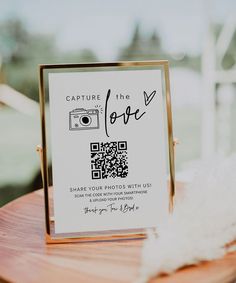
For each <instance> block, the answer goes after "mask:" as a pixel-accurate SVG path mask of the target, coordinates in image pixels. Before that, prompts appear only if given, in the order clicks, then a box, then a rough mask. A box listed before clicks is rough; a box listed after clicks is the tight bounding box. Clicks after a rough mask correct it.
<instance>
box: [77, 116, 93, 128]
mask: <svg viewBox="0 0 236 283" xmlns="http://www.w3.org/2000/svg"><path fill="white" fill-rule="evenodd" d="M91 122H92V119H91V117H90V116H81V117H80V123H81V125H84V126H89V125H90V124H91Z"/></svg>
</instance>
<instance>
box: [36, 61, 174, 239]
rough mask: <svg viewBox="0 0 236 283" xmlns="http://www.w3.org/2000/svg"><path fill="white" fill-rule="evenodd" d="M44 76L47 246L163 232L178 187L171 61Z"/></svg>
mask: <svg viewBox="0 0 236 283" xmlns="http://www.w3.org/2000/svg"><path fill="white" fill-rule="evenodd" d="M39 79H40V105H41V124H42V176H43V184H44V192H45V217H46V240H47V242H48V243H53V242H67V241H78V240H81V241H89V240H109V239H114V238H134V237H143V236H145V233H146V230H147V229H156V227H157V228H158V223H161V222H163V221H165V219H166V217H167V214H168V213H169V210H170V209H171V208H172V205H173V196H174V190H175V187H174V152H173V135H172V118H171V102H170V85H169V69H168V62H167V61H141V62H116V63H88V64H63V65H40V69H39ZM48 160H50V161H51V164H52V182H53V185H52V189H51V188H49V177H48V175H49V174H48V168H49V162H48ZM51 190H52V196H53V197H52V202H50V198H49V194H50V193H51V192H50V191H51Z"/></svg>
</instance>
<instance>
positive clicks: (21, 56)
mask: <svg viewBox="0 0 236 283" xmlns="http://www.w3.org/2000/svg"><path fill="white" fill-rule="evenodd" d="M55 42H56V41H55V36H54V35H48V34H31V33H29V32H28V30H27V29H26V27H25V25H24V24H23V22H22V21H21V20H19V19H10V20H7V21H6V22H3V23H2V24H0V55H1V56H2V58H3V59H2V61H3V72H4V76H5V78H6V83H8V84H9V85H11V86H12V87H14V88H15V89H17V90H18V91H20V92H22V93H24V94H26V95H27V96H29V97H30V98H32V99H35V100H38V68H37V67H38V64H50V63H79V62H91V61H97V57H96V55H95V54H94V53H93V52H92V51H91V50H89V49H83V50H81V51H80V50H78V51H70V52H66V53H62V52H60V51H59V50H58V49H57V46H56V43H55Z"/></svg>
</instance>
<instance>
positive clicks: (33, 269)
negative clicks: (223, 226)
mask: <svg viewBox="0 0 236 283" xmlns="http://www.w3.org/2000/svg"><path fill="white" fill-rule="evenodd" d="M142 244H143V240H129V241H119V242H101V243H73V244H53V245H46V244H45V242H44V210H43V192H42V190H40V191H36V192H33V193H30V194H28V195H25V196H23V197H21V198H19V199H17V200H15V201H12V202H11V203H9V204H7V205H6V206H4V207H3V208H1V209H0V282H23V283H28V282H30V283H36V282H40V283H48V282H50V283H51V282H56V283H60V282H68V283H73V282H76V283H78V282H82V283H97V282H99V283H100V282H101V283H108V282H109V283H118V282H120V283H124V282H134V280H135V279H137V277H138V274H139V267H140V254H141V247H142ZM235 279H236V253H232V254H230V255H228V256H226V257H225V258H224V259H221V260H217V261H214V262H210V263H204V264H201V265H200V266H198V267H189V268H185V269H182V270H180V271H178V272H176V273H175V274H173V275H171V276H163V277H159V278H154V279H153V280H151V282H152V283H154V282H155V283H195V282H196V283H205V282H206V283H216V282H217V283H224V282H227V283H229V282H231V283H232V282H235V281H234V280H235Z"/></svg>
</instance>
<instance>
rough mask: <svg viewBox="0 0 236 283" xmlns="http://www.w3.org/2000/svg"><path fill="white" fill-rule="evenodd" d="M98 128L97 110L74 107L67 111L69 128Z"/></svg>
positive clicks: (77, 129)
mask: <svg viewBox="0 0 236 283" xmlns="http://www.w3.org/2000/svg"><path fill="white" fill-rule="evenodd" d="M93 129H99V110H98V109H84V108H76V109H74V110H72V111H70V112H69V130H70V131H79V130H93Z"/></svg>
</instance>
